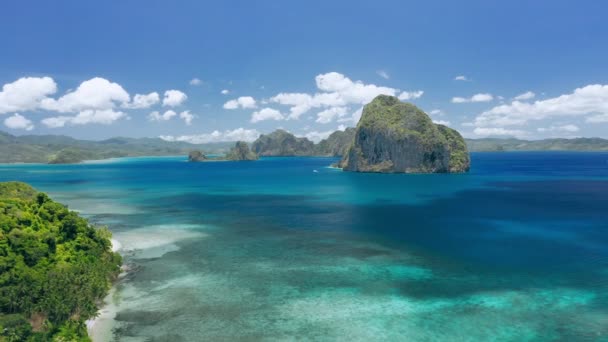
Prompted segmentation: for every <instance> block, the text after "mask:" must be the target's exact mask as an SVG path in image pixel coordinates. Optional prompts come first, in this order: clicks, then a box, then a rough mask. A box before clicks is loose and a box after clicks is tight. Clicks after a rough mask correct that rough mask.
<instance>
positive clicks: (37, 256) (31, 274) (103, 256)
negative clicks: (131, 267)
mask: <svg viewBox="0 0 608 342" xmlns="http://www.w3.org/2000/svg"><path fill="white" fill-rule="evenodd" d="M110 237H111V233H110V231H109V230H108V229H107V228H104V227H101V228H98V227H94V226H92V225H91V224H90V223H89V222H88V221H87V220H86V219H84V218H82V217H80V216H78V214H76V213H75V212H73V211H70V210H68V208H67V207H65V206H64V205H62V204H60V203H57V202H54V201H53V200H51V199H50V198H49V197H48V196H47V195H46V194H44V193H40V192H37V191H36V190H35V189H33V188H32V187H31V186H29V185H27V184H24V183H19V182H6V183H0V341H50V340H53V341H89V340H90V339H89V338H88V337H87V332H86V325H85V320H87V319H90V318H93V317H95V316H96V314H97V311H98V304H99V303H100V301H101V300H102V299H103V297H104V296H105V295H106V294H107V291H108V289H109V288H110V284H111V281H112V280H113V279H115V277H116V276H117V275H118V273H119V272H120V264H121V257H120V255H118V254H117V253H114V252H112V250H111V242H110Z"/></svg>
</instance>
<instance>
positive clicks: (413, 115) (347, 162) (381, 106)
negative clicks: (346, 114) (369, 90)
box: [338, 95, 470, 173]
mask: <svg viewBox="0 0 608 342" xmlns="http://www.w3.org/2000/svg"><path fill="white" fill-rule="evenodd" d="M338 166H339V167H341V168H342V169H343V170H344V171H355V172H382V173H459V172H468V171H469V168H470V157H469V152H468V150H467V146H466V143H465V141H464V139H463V138H462V136H461V135H460V133H458V131H456V130H454V129H451V128H449V127H446V126H444V125H439V124H435V123H433V121H432V120H431V118H430V117H429V116H428V115H427V114H426V113H425V112H423V111H422V110H420V109H419V108H418V107H416V106H415V105H413V104H411V103H404V102H401V101H399V99H398V98H396V97H394V96H387V95H379V96H377V97H376V98H375V99H374V100H373V101H372V102H370V103H369V104H367V105H366V106H365V107H364V108H363V113H362V115H361V119H360V120H359V123H358V124H357V127H356V129H355V135H354V139H353V140H352V142H351V144H350V147H348V149H347V152H346V154H345V155H344V156H343V157H342V160H341V161H340V162H339V164H338Z"/></svg>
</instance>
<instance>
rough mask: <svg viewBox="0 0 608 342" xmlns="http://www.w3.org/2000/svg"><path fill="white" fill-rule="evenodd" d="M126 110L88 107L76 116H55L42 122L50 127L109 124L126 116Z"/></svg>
mask: <svg viewBox="0 0 608 342" xmlns="http://www.w3.org/2000/svg"><path fill="white" fill-rule="evenodd" d="M126 116H127V115H126V114H125V113H124V112H120V111H115V110H113V109H86V110H83V111H80V112H79V113H78V114H77V115H75V116H55V117H50V118H46V119H43V120H42V124H44V125H45V126H47V127H49V128H58V127H64V126H66V125H71V126H74V125H88V124H102V125H109V124H112V123H113V122H114V121H116V120H119V119H121V118H124V117H126Z"/></svg>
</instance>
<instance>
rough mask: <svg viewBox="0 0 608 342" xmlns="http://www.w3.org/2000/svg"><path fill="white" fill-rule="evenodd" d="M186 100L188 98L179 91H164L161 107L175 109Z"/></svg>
mask: <svg viewBox="0 0 608 342" xmlns="http://www.w3.org/2000/svg"><path fill="white" fill-rule="evenodd" d="M187 99H188V96H187V95H186V94H184V93H183V92H181V91H179V90H175V89H171V90H167V91H165V97H164V98H163V106H166V107H177V106H179V105H181V104H182V103H184V102H185V101H186V100H187Z"/></svg>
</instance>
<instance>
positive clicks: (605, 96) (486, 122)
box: [475, 84, 608, 127]
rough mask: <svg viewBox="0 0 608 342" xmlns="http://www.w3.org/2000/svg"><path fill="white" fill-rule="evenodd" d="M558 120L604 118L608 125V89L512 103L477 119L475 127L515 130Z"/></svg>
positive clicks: (602, 87)
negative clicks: (557, 118)
mask: <svg viewBox="0 0 608 342" xmlns="http://www.w3.org/2000/svg"><path fill="white" fill-rule="evenodd" d="M555 117H586V121H587V122H603V120H602V118H604V117H605V118H606V121H608V85H600V84H593V85H588V86H585V87H582V88H577V89H575V90H574V91H573V92H572V93H570V94H564V95H561V96H558V97H554V98H549V99H546V100H542V101H535V102H532V103H528V102H521V101H513V102H512V103H510V104H504V105H501V106H496V107H494V108H492V109H490V110H487V111H485V112H483V113H481V114H480V115H478V116H477V117H476V118H475V125H476V126H477V127H504V126H516V125H525V124H527V123H528V122H531V121H539V120H543V119H549V118H555Z"/></svg>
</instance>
